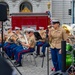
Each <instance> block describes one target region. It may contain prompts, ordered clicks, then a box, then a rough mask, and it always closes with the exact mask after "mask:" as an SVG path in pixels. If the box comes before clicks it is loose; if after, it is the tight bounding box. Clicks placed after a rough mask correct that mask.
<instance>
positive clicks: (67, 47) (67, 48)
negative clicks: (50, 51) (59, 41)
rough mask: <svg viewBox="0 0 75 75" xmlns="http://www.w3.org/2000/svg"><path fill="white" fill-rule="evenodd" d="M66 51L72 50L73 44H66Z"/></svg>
mask: <svg viewBox="0 0 75 75" xmlns="http://www.w3.org/2000/svg"><path fill="white" fill-rule="evenodd" d="M66 51H72V46H71V45H70V44H69V43H67V44H66Z"/></svg>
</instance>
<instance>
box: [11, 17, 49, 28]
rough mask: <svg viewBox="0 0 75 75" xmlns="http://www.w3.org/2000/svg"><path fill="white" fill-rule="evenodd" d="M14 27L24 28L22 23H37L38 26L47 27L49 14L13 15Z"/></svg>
mask: <svg viewBox="0 0 75 75" xmlns="http://www.w3.org/2000/svg"><path fill="white" fill-rule="evenodd" d="M11 18H12V19H11V21H12V27H13V29H14V28H15V26H18V27H20V28H22V25H32V26H33V25H36V28H37V29H38V28H39V27H44V28H45V29H46V28H47V25H48V24H49V22H48V21H49V19H48V16H11Z"/></svg>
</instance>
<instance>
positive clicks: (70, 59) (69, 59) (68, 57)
mask: <svg viewBox="0 0 75 75" xmlns="http://www.w3.org/2000/svg"><path fill="white" fill-rule="evenodd" d="M74 52H75V51H74ZM72 62H73V63H75V57H74V55H73V57H72V55H71V54H67V55H66V69H68V68H69V67H70V66H71V64H72Z"/></svg>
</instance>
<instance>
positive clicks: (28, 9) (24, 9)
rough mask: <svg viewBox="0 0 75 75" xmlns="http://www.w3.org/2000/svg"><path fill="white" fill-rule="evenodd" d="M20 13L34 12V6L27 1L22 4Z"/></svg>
mask: <svg viewBox="0 0 75 75" xmlns="http://www.w3.org/2000/svg"><path fill="white" fill-rule="evenodd" d="M20 12H32V4H31V3H29V2H27V1H25V2H23V3H21V5H20Z"/></svg>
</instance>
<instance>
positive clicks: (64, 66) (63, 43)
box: [61, 41, 66, 72]
mask: <svg viewBox="0 0 75 75" xmlns="http://www.w3.org/2000/svg"><path fill="white" fill-rule="evenodd" d="M61 50H62V72H66V41H61Z"/></svg>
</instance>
